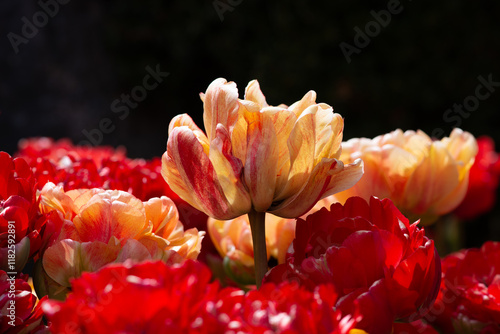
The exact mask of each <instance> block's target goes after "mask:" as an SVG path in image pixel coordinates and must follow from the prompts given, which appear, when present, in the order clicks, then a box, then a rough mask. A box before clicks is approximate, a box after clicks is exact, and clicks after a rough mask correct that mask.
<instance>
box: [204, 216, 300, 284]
mask: <svg viewBox="0 0 500 334" xmlns="http://www.w3.org/2000/svg"><path fill="white" fill-rule="evenodd" d="M295 222H296V220H295V219H286V218H281V217H277V216H274V215H272V214H266V227H265V230H266V248H267V259H268V260H269V258H270V257H271V256H272V257H273V258H275V259H276V260H277V262H278V263H284V262H285V256H286V252H287V250H288V247H289V246H290V244H291V243H292V241H293V239H294V238H295ZM207 232H208V234H209V235H210V238H211V239H212V241H213V243H214V245H215V248H216V249H217V251H218V252H219V254H220V255H221V256H222V257H223V258H224V263H225V269H226V272H227V271H229V272H228V274H229V275H230V276H231V277H232V278H233V279H235V280H236V281H237V282H239V283H242V284H246V283H251V282H252V281H255V277H254V276H255V274H254V250H253V242H252V233H251V230H250V222H249V220H248V215H243V216H240V217H237V218H235V219H231V220H216V219H213V218H208V223H207Z"/></svg>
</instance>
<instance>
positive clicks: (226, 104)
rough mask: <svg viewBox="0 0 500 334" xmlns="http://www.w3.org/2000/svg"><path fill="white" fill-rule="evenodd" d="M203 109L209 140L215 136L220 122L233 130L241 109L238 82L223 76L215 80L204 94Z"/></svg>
mask: <svg viewBox="0 0 500 334" xmlns="http://www.w3.org/2000/svg"><path fill="white" fill-rule="evenodd" d="M203 109H204V113H203V123H204V125H205V130H206V132H207V137H208V140H209V141H212V138H214V137H215V133H216V129H217V125H218V124H222V125H223V126H224V127H225V128H226V129H228V130H229V132H231V131H232V129H233V127H234V124H235V123H236V121H237V119H238V110H239V104H238V89H237V88H236V84H235V83H234V82H227V81H226V79H223V78H219V79H216V80H214V81H213V82H212V83H211V84H210V86H208V88H207V92H206V93H205V95H204V104H203Z"/></svg>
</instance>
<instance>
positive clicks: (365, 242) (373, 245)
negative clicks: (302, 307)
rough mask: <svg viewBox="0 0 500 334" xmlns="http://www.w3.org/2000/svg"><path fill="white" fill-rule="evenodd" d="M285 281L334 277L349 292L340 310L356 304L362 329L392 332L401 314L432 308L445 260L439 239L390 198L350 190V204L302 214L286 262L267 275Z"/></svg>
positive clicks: (307, 282)
mask: <svg viewBox="0 0 500 334" xmlns="http://www.w3.org/2000/svg"><path fill="white" fill-rule="evenodd" d="M284 280H296V281H298V282H300V283H301V285H303V286H305V287H307V288H309V289H314V287H315V286H316V285H317V284H319V283H326V282H331V283H333V284H334V286H335V288H336V291H338V293H339V294H340V296H341V297H342V299H341V300H340V301H339V302H338V304H337V305H336V307H337V308H338V309H340V310H342V311H344V312H349V311H350V310H351V308H352V305H355V304H357V305H359V307H360V310H361V314H362V315H363V319H362V320H361V322H360V324H359V326H360V328H362V329H364V330H365V331H367V332H368V333H388V332H390V331H391V328H392V326H393V322H394V321H395V320H405V321H408V320H409V321H414V320H417V319H419V318H420V317H421V315H423V314H426V312H427V310H428V309H429V307H430V306H431V305H432V303H433V302H434V299H435V298H436V295H437V292H438V287H439V282H440V261H439V257H438V255H437V253H436V251H435V248H434V243H433V241H432V240H429V239H428V238H427V237H425V235H424V231H423V229H419V228H418V227H417V223H414V224H411V225H410V224H409V223H408V219H406V218H405V217H404V216H403V215H402V214H401V213H400V212H399V211H398V210H397V209H396V207H395V206H394V204H392V202H391V201H389V200H388V199H384V200H379V199H377V198H375V197H372V198H371V200H370V203H367V202H365V200H363V199H361V198H359V197H351V198H349V199H348V200H347V202H346V203H345V205H344V206H342V205H340V204H338V203H336V204H333V205H332V206H331V208H330V210H329V211H328V210H327V209H325V208H323V209H321V210H320V211H318V212H316V213H314V214H312V215H310V216H308V217H307V219H306V220H302V219H299V220H298V221H297V232H296V238H295V240H294V241H293V244H292V247H291V248H290V252H289V253H288V254H287V261H286V263H284V264H281V265H278V266H276V267H274V268H273V269H271V271H270V272H269V273H268V274H267V277H266V281H270V282H281V281H284Z"/></svg>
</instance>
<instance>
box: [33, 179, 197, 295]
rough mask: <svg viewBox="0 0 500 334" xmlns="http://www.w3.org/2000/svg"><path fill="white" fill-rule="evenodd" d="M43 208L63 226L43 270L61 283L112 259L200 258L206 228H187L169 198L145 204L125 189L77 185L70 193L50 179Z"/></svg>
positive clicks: (66, 282)
mask: <svg viewBox="0 0 500 334" xmlns="http://www.w3.org/2000/svg"><path fill="white" fill-rule="evenodd" d="M40 199H41V200H40V210H41V211H42V212H44V213H45V212H50V211H53V210H55V211H57V212H58V213H59V215H60V217H61V218H62V219H64V224H63V228H62V230H61V232H60V235H59V237H58V238H57V240H56V241H55V243H54V244H53V245H51V246H50V247H48V248H47V250H46V251H45V253H44V255H43V258H42V265H43V270H44V272H45V273H46V275H48V277H50V279H52V280H53V281H55V282H56V283H58V284H59V285H61V286H63V287H69V286H70V283H69V280H70V279H71V278H74V277H78V276H80V275H81V273H82V272H83V271H96V270H98V269H99V268H101V267H103V266H104V265H106V264H109V263H112V262H123V261H125V260H128V259H131V260H133V261H144V260H164V261H168V262H169V263H177V262H182V261H183V260H184V259H196V258H197V256H198V254H199V253H200V249H201V241H202V239H203V235H204V233H205V232H198V230H197V229H190V230H187V231H184V227H183V225H182V223H181V222H180V221H179V215H178V212H177V209H176V207H175V205H174V203H173V202H172V201H171V200H170V199H169V198H168V197H165V196H163V197H161V198H152V199H150V200H149V201H147V202H142V201H140V200H139V199H137V198H136V197H134V196H133V195H131V194H129V193H127V192H124V191H120V190H103V189H98V188H95V189H76V190H70V191H68V192H64V190H63V188H62V187H61V186H55V185H54V184H53V183H47V184H46V185H45V186H44V188H43V189H42V191H41V196H40Z"/></svg>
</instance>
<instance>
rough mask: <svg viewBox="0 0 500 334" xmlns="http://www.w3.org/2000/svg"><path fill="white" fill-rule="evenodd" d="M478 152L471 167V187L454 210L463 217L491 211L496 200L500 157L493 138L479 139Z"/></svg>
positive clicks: (499, 175) (472, 216) (470, 217)
mask: <svg viewBox="0 0 500 334" xmlns="http://www.w3.org/2000/svg"><path fill="white" fill-rule="evenodd" d="M477 146H478V152H477V155H476V160H475V161H474V164H473V165H472V167H471V169H470V174H469V187H468V189H467V194H466V195H465V198H464V200H463V201H462V203H461V204H460V205H459V206H458V208H456V209H455V211H454V212H453V213H454V214H455V215H456V216H458V217H459V218H461V219H473V218H475V217H477V216H479V215H481V214H483V213H486V212H488V211H490V210H491V209H492V208H493V206H494V205H495V202H496V191H497V188H498V182H499V179H500V157H499V156H498V153H497V152H495V143H494V142H493V139H491V138H490V137H487V136H483V137H480V138H478V139H477Z"/></svg>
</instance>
